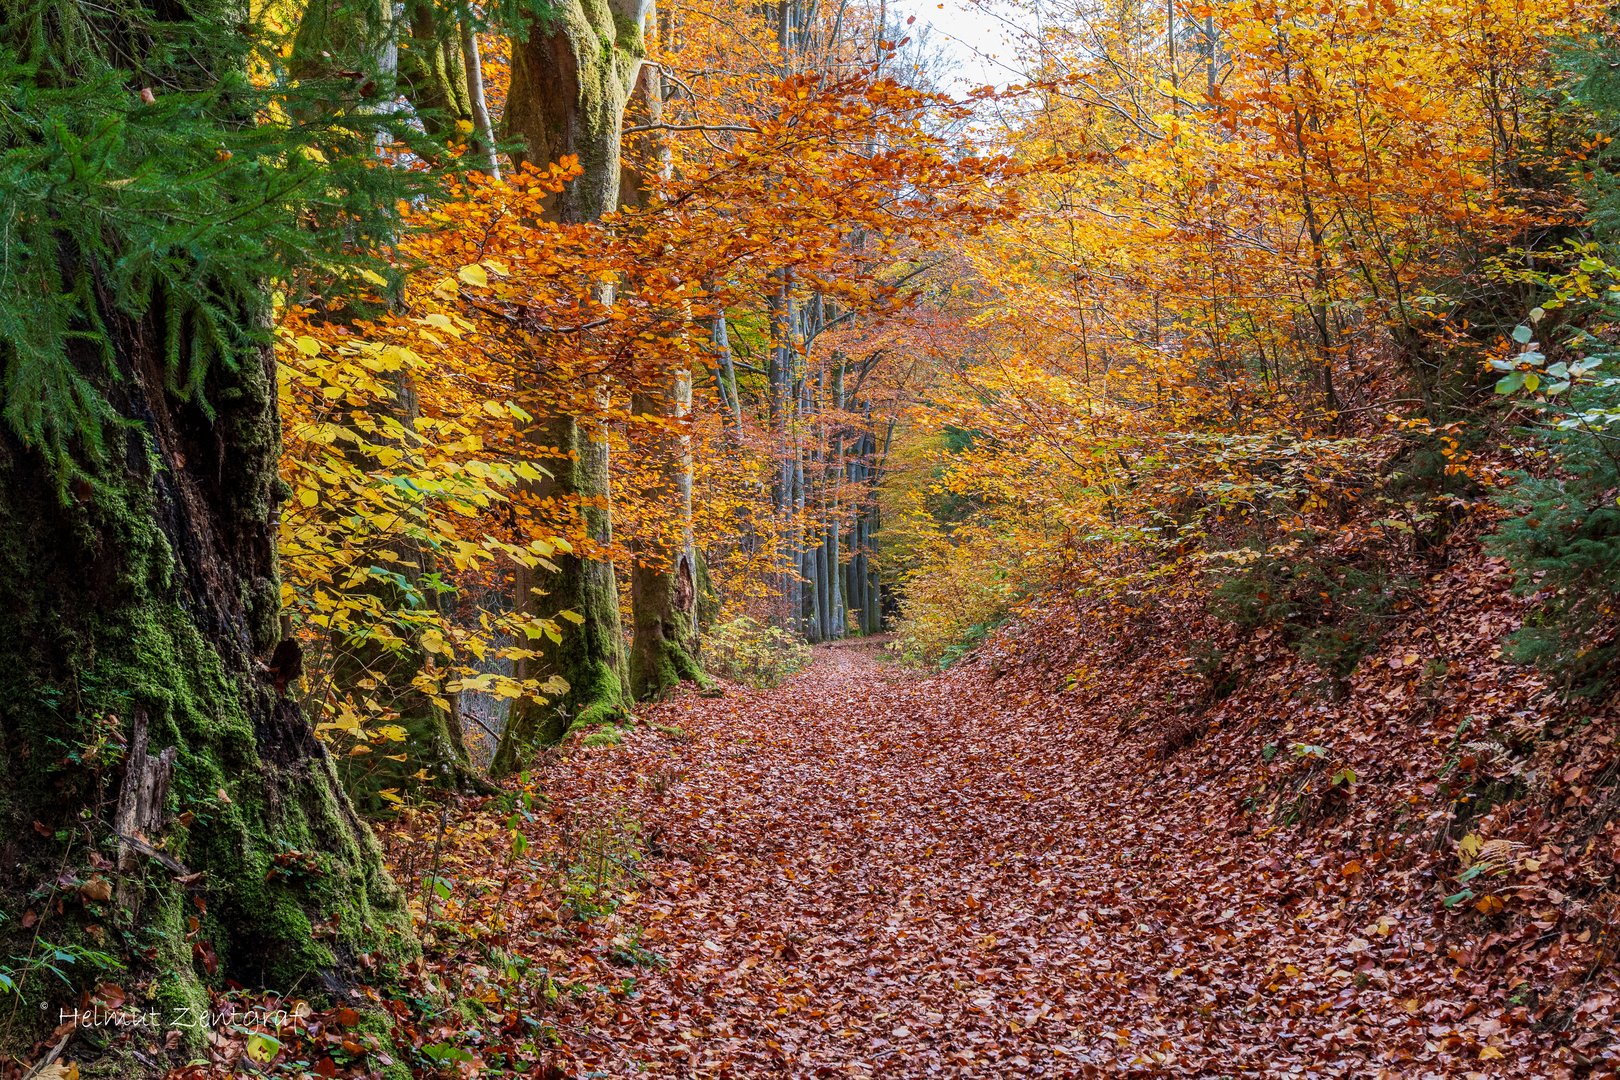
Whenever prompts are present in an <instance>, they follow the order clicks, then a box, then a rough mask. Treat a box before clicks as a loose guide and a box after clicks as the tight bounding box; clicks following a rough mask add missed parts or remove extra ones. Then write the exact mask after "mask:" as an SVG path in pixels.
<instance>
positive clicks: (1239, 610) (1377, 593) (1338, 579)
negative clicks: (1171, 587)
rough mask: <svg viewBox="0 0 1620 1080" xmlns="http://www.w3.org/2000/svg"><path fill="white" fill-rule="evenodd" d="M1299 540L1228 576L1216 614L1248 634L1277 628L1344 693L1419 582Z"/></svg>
mask: <svg viewBox="0 0 1620 1080" xmlns="http://www.w3.org/2000/svg"><path fill="white" fill-rule="evenodd" d="M1296 541H1297V542H1296V544H1295V545H1294V546H1293V550H1291V551H1289V552H1288V553H1287V554H1286V555H1283V554H1272V553H1268V554H1264V555H1262V556H1260V557H1259V558H1257V559H1255V560H1253V561H1252V562H1250V563H1248V564H1247V565H1245V566H1242V567H1239V568H1235V569H1232V570H1227V571H1223V572H1222V573H1223V576H1224V580H1222V581H1221V582H1220V583H1219V584H1218V585H1216V587H1215V589H1214V592H1213V594H1212V596H1211V599H1210V611H1211V613H1212V614H1214V615H1216V616H1217V617H1219V618H1223V619H1226V620H1228V621H1230V622H1233V623H1236V624H1237V625H1238V626H1241V627H1244V628H1246V629H1254V628H1257V627H1261V626H1272V627H1276V628H1277V629H1278V630H1280V631H1281V633H1282V634H1283V637H1284V638H1285V639H1286V640H1287V642H1288V644H1289V646H1290V647H1291V648H1292V649H1293V650H1294V651H1295V652H1296V653H1298V654H1299V656H1300V657H1301V658H1302V659H1304V660H1308V661H1310V662H1311V663H1313V664H1315V665H1316V666H1317V667H1318V668H1320V669H1321V670H1322V671H1323V673H1324V674H1326V675H1327V676H1328V677H1329V678H1330V679H1331V680H1332V682H1333V685H1334V687H1335V688H1336V689H1340V690H1342V689H1343V683H1344V681H1345V680H1346V679H1348V678H1349V677H1350V675H1351V673H1352V672H1354V671H1355V669H1356V665H1358V664H1359V663H1361V658H1362V657H1364V656H1366V655H1367V654H1368V653H1369V652H1371V651H1372V650H1373V649H1375V648H1377V646H1378V642H1379V639H1380V638H1382V637H1383V634H1384V629H1385V627H1386V626H1387V625H1388V624H1389V622H1390V621H1391V617H1392V616H1393V615H1394V613H1395V611H1396V610H1397V606H1398V604H1399V601H1400V600H1401V598H1402V597H1403V596H1404V595H1406V594H1407V593H1409V592H1410V591H1411V590H1412V589H1413V587H1414V584H1415V583H1414V582H1413V581H1412V580H1411V579H1409V578H1407V577H1403V576H1401V575H1398V574H1396V573H1395V572H1394V571H1393V570H1392V569H1391V568H1390V567H1389V566H1388V565H1387V564H1386V563H1385V562H1384V561H1383V560H1381V559H1379V558H1374V557H1369V556H1365V555H1364V556H1362V557H1359V558H1354V557H1352V558H1347V557H1346V556H1345V555H1344V554H1342V553H1339V552H1335V551H1331V550H1327V549H1325V548H1324V547H1322V546H1319V545H1316V544H1313V542H1312V537H1311V535H1310V534H1300V535H1299V536H1297V537H1296Z"/></svg>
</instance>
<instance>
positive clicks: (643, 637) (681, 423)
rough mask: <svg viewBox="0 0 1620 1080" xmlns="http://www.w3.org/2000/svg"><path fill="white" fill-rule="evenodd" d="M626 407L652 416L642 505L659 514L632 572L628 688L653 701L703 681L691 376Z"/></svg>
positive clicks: (682, 375) (678, 375)
mask: <svg viewBox="0 0 1620 1080" xmlns="http://www.w3.org/2000/svg"><path fill="white" fill-rule="evenodd" d="M631 408H632V409H633V411H634V412H636V413H637V414H639V415H645V416H650V417H652V418H654V420H655V423H656V426H655V427H654V428H653V430H652V434H651V436H650V437H649V444H650V445H649V447H648V456H649V457H650V458H651V459H652V461H653V462H654V463H655V464H656V466H657V468H656V469H655V470H654V471H653V473H652V479H651V481H650V483H649V485H648V489H647V490H646V491H644V492H643V493H642V498H643V502H644V505H646V506H657V507H660V508H661V510H662V512H661V513H659V514H657V515H655V516H654V517H653V519H652V520H651V521H649V522H647V523H645V525H644V527H643V532H642V535H641V536H640V537H639V538H638V540H637V543H636V551H635V563H634V566H633V567H632V569H631V577H630V598H631V607H632V610H633V612H634V616H635V624H634V628H633V632H634V636H633V638H632V643H631V650H630V688H631V690H632V691H633V692H634V693H635V696H636V699H637V700H639V701H646V700H649V699H652V698H656V697H659V696H661V695H663V694H665V693H668V692H669V691H670V690H672V689H674V688H675V687H676V686H678V685H680V684H681V683H682V682H683V681H692V682H703V681H705V678H704V674H703V671H702V669H701V668H700V667H699V666H698V663H697V600H698V587H697V554H696V552H695V551H694V549H693V544H692V437H691V435H690V434H689V433H688V432H687V430H686V424H687V423H688V418H689V414H690V413H691V411H692V378H691V375H690V373H688V372H685V371H677V372H675V373H673V374H672V375H671V376H670V377H669V380H668V385H667V386H665V387H660V388H656V389H655V390H654V391H653V392H650V393H643V394H637V395H636V396H635V398H634V400H633V402H632V405H631Z"/></svg>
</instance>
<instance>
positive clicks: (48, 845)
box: [0, 0, 416, 1076]
mask: <svg viewBox="0 0 1620 1080" xmlns="http://www.w3.org/2000/svg"><path fill="white" fill-rule="evenodd" d="M40 10H44V9H40ZM7 13H8V14H18V13H19V10H18V9H17V8H16V7H15V5H13V6H11V7H9V8H8V9H7ZM239 22H240V13H239V12H237V11H236V9H234V8H228V7H227V6H226V5H224V4H218V5H210V4H208V3H205V2H202V0H199V2H197V3H193V4H189V5H186V6H184V7H175V6H173V5H166V4H165V5H157V4H152V5H150V6H146V5H142V4H138V3H137V4H132V5H123V6H119V5H111V6H101V5H98V6H94V7H83V8H79V7H74V6H72V5H59V6H57V7H55V8H51V9H50V10H49V11H48V13H47V14H46V16H45V17H42V18H41V19H40V20H39V21H38V22H37V23H35V22H31V21H30V20H28V19H26V18H22V17H19V18H18V19H17V20H16V21H14V22H8V21H7V20H6V19H5V18H0V46H5V47H8V50H15V51H8V55H10V56H12V57H16V56H22V55H25V54H26V55H27V56H28V57H29V62H30V63H31V64H32V65H33V67H32V70H31V73H29V74H26V75H24V76H23V77H21V78H20V79H18V80H17V82H15V83H13V84H12V86H10V87H6V88H4V89H0V94H10V95H11V96H9V97H7V100H6V102H5V104H6V110H7V116H8V117H9V120H8V127H7V130H6V134H5V136H4V146H5V149H6V152H7V153H6V155H5V156H6V157H7V158H9V159H15V158H16V157H17V156H18V155H20V156H21V157H22V158H23V159H24V160H27V158H28V156H29V154H30V153H37V154H38V155H40V157H41V158H42V160H43V161H44V162H45V163H46V164H45V167H44V168H43V169H42V170H40V171H43V172H46V173H48V174H49V175H51V185H52V187H51V189H50V190H47V191H41V190H40V189H38V188H29V187H28V186H27V185H26V184H21V183H19V182H18V181H19V177H18V176H17V174H16V173H15V172H12V173H11V174H10V175H8V176H7V177H6V180H7V182H8V183H11V184H16V185H17V186H16V187H15V188H14V189H12V190H8V191H7V196H6V199H5V203H6V210H7V212H6V214H5V215H4V217H5V220H6V228H5V230H4V239H5V240H6V244H5V247H6V258H7V260H8V266H9V267H10V273H11V274H12V279H13V289H12V290H11V292H10V295H9V297H8V301H10V302H8V303H6V304H0V313H3V315H4V317H3V318H0V373H3V374H4V378H3V379H0V404H3V406H4V409H3V412H4V417H5V421H6V422H5V423H4V424H0V612H4V616H3V619H0V627H3V631H4V632H3V633H0V913H3V914H4V915H5V916H6V917H5V918H4V919H0V956H3V957H5V958H6V960H5V961H4V963H5V966H6V967H7V969H8V972H7V973H8V975H9V976H10V977H11V978H12V979H13V980H14V981H16V982H18V983H19V985H18V986H17V987H16V990H17V992H18V993H19V994H20V996H21V998H22V1000H24V1001H26V1002H27V1003H28V1007H27V1008H25V1009H24V1008H19V1009H14V1010H12V1011H11V1012H10V1014H9V1016H8V1018H7V1019H6V1020H4V1021H0V1044H3V1045H0V1052H3V1051H9V1050H18V1051H24V1052H25V1051H26V1049H27V1047H28V1044H29V1043H30V1042H31V1039H32V1037H33V1036H35V1035H38V1034H39V1027H40V1026H43V1027H44V1028H45V1029H47V1030H48V1029H49V1028H51V1027H54V1026H55V1022H56V1018H57V1013H56V1009H55V1008H53V1007H51V1005H52V1002H53V999H60V998H62V997H63V996H64V995H65V994H66V993H67V991H68V988H67V987H64V986H63V985H62V984H61V983H60V982H58V981H56V979H55V977H54V976H53V975H52V974H50V973H49V972H48V971H47V970H46V969H44V968H43V967H40V966H38V965H37V964H36V961H40V960H46V959H49V960H53V961H56V966H58V967H60V968H61V969H62V971H63V973H64V974H65V975H66V976H67V978H68V979H69V980H70V981H72V982H73V983H74V986H73V988H72V991H73V995H74V997H75V999H76V995H77V991H78V990H80V989H83V988H85V987H86V986H88V985H91V984H93V983H94V982H95V981H97V980H98V979H108V980H109V981H116V982H118V983H119V984H120V985H122V986H123V988H124V990H125V992H126V993H127V994H128V995H129V996H130V998H131V1000H132V1002H135V1003H139V1004H142V1005H145V1006H147V1007H149V1008H150V1009H151V1010H153V1011H154V1012H156V1013H157V1017H158V1021H159V1023H160V1024H161V1025H163V1027H161V1028H160V1029H159V1030H165V1029H167V1028H173V1029H175V1030H178V1031H180V1032H181V1033H182V1034H183V1035H189V1036H190V1037H191V1038H193V1039H200V1038H201V1037H202V1031H203V1029H202V1028H201V1027H200V1026H198V1024H197V1018H198V1017H199V1016H201V1015H202V1013H201V1011H200V1010H202V1009H204V1008H206V1006H207V1005H208V998H207V994H206V990H207V988H208V987H209V986H223V985H224V984H225V983H226V982H227V981H234V982H236V983H239V984H241V985H243V986H246V987H250V988H253V987H260V988H271V989H275V990H280V991H285V992H297V993H301V994H307V995H311V996H318V995H322V994H326V995H332V996H344V995H347V994H348V993H349V991H350V990H351V989H352V988H354V987H355V986H356V984H358V983H360V982H361V981H365V982H370V983H376V982H378V981H380V980H382V979H383V978H385V977H386V976H387V973H388V972H389V970H390V968H391V967H393V966H394V965H396V964H397V963H398V962H399V961H401V960H404V959H406V958H408V957H410V956H412V955H414V954H415V952H416V946H415V943H414V941H413V938H412V935H411V930H410V924H409V919H408V916H407V914H406V911H405V907H404V902H403V897H402V895H401V893H400V891H399V890H398V888H396V886H395V885H394V883H393V882H392V880H391V879H390V878H389V875H388V873H387V871H386V869H385V868H384V865H383V859H382V854H381V851H380V849H379V848H378V845H377V843H376V840H375V838H374V837H373V836H372V834H371V832H370V830H369V829H368V828H367V827H366V825H365V823H364V822H363V821H361V820H360V819H359V818H358V817H357V816H356V814H355V812H354V810H353V808H352V807H351V805H350V804H349V801H348V799H347V798H346V797H345V795H344V792H343V790H342V788H341V786H340V785H339V783H338V780H337V776H336V773H335V770H334V769H333V765H332V762H331V760H330V759H329V758H328V756H327V754H326V752H325V750H324V748H323V747H322V745H321V744H320V743H319V742H318V741H317V740H316V738H315V734H314V731H313V730H312V729H311V727H310V724H309V722H308V721H307V720H306V718H305V717H304V716H303V715H302V714H301V713H300V711H299V709H298V708H297V707H296V706H295V705H294V704H293V702H292V701H291V700H289V699H288V697H287V695H286V688H287V683H288V682H289V681H290V680H291V679H293V678H295V677H296V674H297V670H298V667H299V665H300V657H299V654H298V650H297V647H296V646H295V645H294V644H293V643H292V642H291V641H288V640H285V639H284V638H283V636H282V632H281V620H280V609H281V591H280V580H279V572H278V567H277V556H276V519H277V514H278V509H277V508H278V504H279V501H280V499H281V498H282V496H283V495H284V494H285V486H284V485H283V484H282V483H281V481H280V479H279V477H278V475H277V462H278V458H279V455H280V450H281V442H280V423H279V417H278V414H277V401H276V394H277V391H276V375H275V365H274V360H273V357H272V354H271V351H270V349H269V347H268V345H267V344H266V343H267V342H268V340H269V336H270V335H269V332H268V331H269V298H268V295H267V294H266V291H265V289H264V287H263V285H262V281H263V279H264V275H265V274H266V273H267V272H268V271H269V270H270V269H271V268H272V267H271V259H273V258H287V257H288V256H287V254H286V249H285V248H275V249H274V251H275V254H274V255H272V254H270V253H269V252H268V250H267V246H255V244H254V243H252V242H251V240H252V239H253V238H252V237H251V235H250V236H249V237H248V241H249V242H243V239H244V238H243V237H242V236H241V235H239V234H240V233H241V232H243V231H244V230H248V229H250V228H251V227H250V226H247V225H244V224H243V221H244V217H243V215H244V214H249V213H250V212H249V211H248V210H246V209H244V208H243V207H244V206H253V207H258V206H260V205H261V204H262V200H263V199H264V198H266V197H267V196H265V195H264V194H263V192H262V190H261V189H262V188H264V187H266V186H272V187H273V186H275V184H267V183H266V179H265V174H264V173H263V172H260V171H259V170H258V169H257V168H255V169H253V170H252V171H251V172H252V174H251V177H249V178H248V182H247V183H242V186H239V187H237V186H227V183H228V182H229V184H232V185H234V184H237V183H241V182H242V181H243V177H242V176H240V175H238V174H236V173H232V172H231V169H232V168H234V166H232V165H229V164H227V163H229V162H230V161H231V158H232V155H231V154H230V153H221V152H220V148H221V147H222V146H223V145H233V144H234V145H237V146H238V147H239V149H241V148H246V147H251V146H252V138H250V137H245V136H244V133H247V135H248V136H252V135H253V132H252V129H251V128H250V126H249V125H250V124H251V117H252V115H253V111H252V109H251V107H250V106H246V105H243V104H242V103H241V101H240V99H239V98H238V97H236V96H235V95H236V93H237V92H238V91H237V90H235V89H231V88H240V87H241V86H243V85H245V82H246V80H245V79H244V78H243V77H242V75H243V71H242V68H243V65H244V64H245V62H246V54H245V50H244V49H243V48H242V47H241V44H242V42H241V38H240V33H241V31H240V30H239V29H238V24H239ZM24 36H26V39H27V40H26V42H20V40H19V39H20V38H22V37H24ZM132 69H138V74H132V73H131V71H132ZM132 80H139V81H132ZM25 84H26V85H28V86H30V87H32V89H33V90H34V91H36V92H37V94H38V96H37V97H32V98H30V97H28V96H16V95H15V93H14V91H15V90H16V88H17V87H18V86H21V85H25ZM131 87H142V88H143V89H142V90H141V92H140V93H139V94H137V93H136V92H135V91H134V90H132V89H130V88H131ZM220 87H224V88H227V90H228V91H229V92H227V93H224V94H221V95H215V94H214V93H213V91H214V90H215V89H217V88H220ZM153 88H156V89H155V90H154V89H153ZM175 101H178V102H179V103H180V105H179V107H178V108H173V109H168V111H164V110H165V109H166V108H167V107H168V106H169V105H170V104H171V103H172V102H175ZM63 103H68V104H63ZM47 110H49V111H48V112H47ZM146 110H151V111H150V112H147V111H146ZM158 118H164V119H162V120H161V121H159V120H158ZM160 122H161V123H162V125H163V126H162V127H161V130H156V129H158V125H159V123H160ZM68 132H72V133H74V134H75V136H76V137H78V138H81V139H85V140H86V141H85V142H84V143H83V144H82V145H83V146H85V147H91V146H94V147H96V148H97V149H96V150H95V151H94V152H90V151H86V152H84V153H83V154H79V152H78V151H75V152H74V157H73V160H74V161H75V162H76V163H77V164H75V165H74V166H73V167H72V168H70V167H68V165H67V164H66V162H67V161H68V160H69V155H68V154H67V153H65V152H64V151H62V150H61V149H60V147H59V145H58V142H57V141H53V140H59V142H60V143H62V144H67V145H70V146H71V145H76V144H73V143H70V142H69V140H68V139H67V137H66V133H68ZM91 133H93V137H87V136H88V135H90V134H91ZM159 136H160V137H161V138H162V139H166V140H168V142H167V143H165V144H163V146H162V149H161V150H160V151H150V152H149V151H148V149H147V148H148V147H150V146H152V145H153V141H154V138H155V137H159ZM239 136H244V137H241V138H239ZM272 137H274V136H273V135H272ZM121 149H125V150H129V151H130V153H127V154H126V155H125V157H123V158H122V159H120V158H117V157H114V158H112V159H111V160H112V161H114V162H115V163H116V164H118V165H119V167H120V171H121V172H122V174H123V178H122V179H121V180H119V181H118V183H119V187H117V188H115V189H114V190H118V191H124V190H126V185H127V189H131V190H132V189H139V188H142V187H143V185H144V186H145V187H146V188H147V190H148V191H149V192H150V194H148V195H146V196H144V197H143V200H144V201H142V202H140V203H136V204H132V207H131V208H130V209H129V210H127V211H125V212H123V213H108V212H106V208H105V206H98V205H97V204H96V201H95V200H96V197H97V193H98V192H99V191H102V190H107V189H109V188H112V185H111V184H102V183H100V182H99V181H98V179H97V177H96V174H95V173H94V171H93V170H92V171H90V172H89V173H88V174H85V172H84V170H85V169H86V168H89V163H90V161H91V160H92V159H93V158H96V157H97V155H99V154H101V153H103V152H109V153H110V152H114V151H117V150H121ZM132 155H134V156H133V157H132ZM204 156H206V160H207V161H208V165H207V166H205V167H203V169H199V168H197V163H198V161H199V159H200V158H203V157H204ZM293 156H295V155H293V154H291V153H290V152H289V153H287V154H284V155H277V154H274V153H269V154H267V155H266V156H265V157H264V158H262V159H259V160H260V161H261V162H263V163H264V168H265V169H266V170H268V171H272V172H273V170H274V169H275V167H276V165H277V161H278V158H280V159H285V158H291V157H293ZM85 175H88V176H89V177H90V179H89V180H86V179H85ZM209 178H212V179H209ZM227 178H228V181H227ZM279 182H280V181H279V179H278V180H277V181H276V183H279ZM177 185H184V186H185V188H186V190H187V191H188V192H189V193H190V194H191V195H192V201H191V202H190V203H189V204H188V205H186V206H185V207H184V222H183V224H181V225H179V226H177V228H178V230H179V231H178V232H171V231H170V230H168V229H167V228H166V226H168V225H170V224H174V223H175V222H176V218H175V216H174V215H173V214H172V213H171V211H172V209H173V208H172V207H171V206H170V205H169V204H168V203H166V202H165V201H164V196H166V195H167V194H168V192H169V189H171V188H173V187H175V186H177ZM281 190H286V189H281ZM238 196H240V199H239V202H238V203H233V201H232V200H233V199H234V198H236V197H238ZM135 206H138V207H140V211H139V212H137V211H136V210H135V209H134V207H135ZM294 217H296V213H295V211H294V210H293V209H292V207H291V206H287V207H286V208H285V214H284V216H283V217H279V218H277V219H276V222H275V223H276V224H280V222H281V221H284V220H286V219H288V218H294ZM246 220H249V221H254V220H257V221H259V222H260V223H261V227H267V226H265V225H264V223H265V222H267V221H268V220H269V218H268V216H267V215H265V214H261V215H260V216H259V217H258V218H257V219H255V218H252V217H251V215H250V216H249V218H247V219H246ZM142 258H147V259H149V260H151V262H152V263H155V264H156V266H155V267H153V268H149V269H147V270H144V271H143V270H140V269H138V266H139V263H140V260H141V259H142ZM132 264H133V265H134V266H136V267H137V268H136V269H131V266H132ZM148 265H149V267H150V265H151V264H150V263H149V264H148ZM277 268H280V267H277ZM131 274H133V275H134V277H133V278H131V276H130V275H131ZM19 296H20V297H21V298H22V299H21V301H18V300H17V298H18V297H19ZM19 313H21V314H19ZM29 331H33V332H29ZM30 387H32V389H29V388H30ZM36 408H37V409H38V410H40V411H39V412H37V413H36V411H35V410H36ZM30 417H37V419H36V421H35V422H32V423H31V422H30ZM56 436H60V437H56ZM190 920H195V923H191V922H190ZM47 950H48V951H47ZM61 954H66V955H76V956H77V957H78V958H79V959H78V961H77V962H75V963H73V964H67V963H63V962H61V961H60V960H59V959H58V957H59V955H61ZM112 965H119V966H120V967H119V970H116V971H113V970H108V968H109V967H111V966H112ZM13 1000H15V999H13ZM36 1004H37V1005H38V1006H40V1007H37V1008H36ZM183 1009H185V1010H190V1012H182V1011H181V1010H183ZM31 1022H32V1023H31ZM70 1056H76V1055H70ZM149 1071H161V1068H160V1067H159V1066H155V1065H152V1064H151V1063H150V1062H149V1063H148V1064H147V1065H146V1066H142V1067H140V1068H136V1067H129V1068H123V1067H121V1066H113V1067H112V1068H111V1069H110V1070H109V1071H106V1075H131V1076H133V1075H138V1074H141V1073H145V1072H149Z"/></svg>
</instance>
